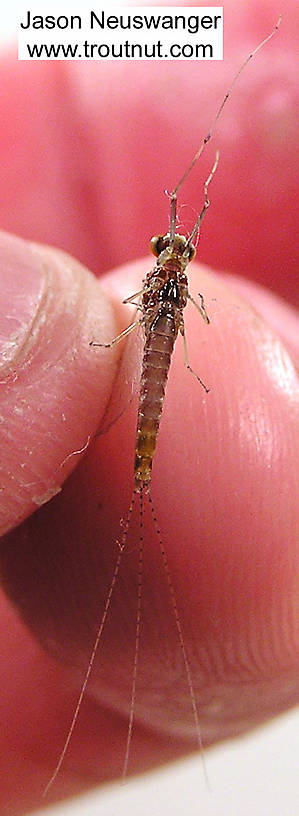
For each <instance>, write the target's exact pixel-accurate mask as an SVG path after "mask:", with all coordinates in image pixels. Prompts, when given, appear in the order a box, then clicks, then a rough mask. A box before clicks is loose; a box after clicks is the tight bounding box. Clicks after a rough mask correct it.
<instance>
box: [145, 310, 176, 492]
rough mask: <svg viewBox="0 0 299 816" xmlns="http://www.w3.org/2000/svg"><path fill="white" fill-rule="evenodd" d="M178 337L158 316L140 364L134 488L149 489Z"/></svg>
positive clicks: (167, 318) (167, 317)
mask: <svg viewBox="0 0 299 816" xmlns="http://www.w3.org/2000/svg"><path fill="white" fill-rule="evenodd" d="M176 336H177V329H176V326H175V321H174V319H173V317H172V316H170V315H165V314H164V315H161V316H160V317H158V318H157V319H156V320H155V323H154V326H153V327H152V328H151V329H150V330H149V332H148V335H147V338H146V341H145V346H144V355H143V363H142V374H141V385H140V398H139V408H138V423H137V437H136V449H135V488H137V489H139V490H140V489H141V488H142V487H145V486H147V485H149V483H150V479H151V471H152V463H153V456H154V452H155V447H156V441H157V436H158V431H159V424H160V417H161V413H162V407H163V400H164V394H165V387H166V381H167V377H168V371H169V366H170V360H171V354H172V351H173V346H174V343H175V340H176Z"/></svg>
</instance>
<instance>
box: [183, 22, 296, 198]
mask: <svg viewBox="0 0 299 816" xmlns="http://www.w3.org/2000/svg"><path fill="white" fill-rule="evenodd" d="M281 20H282V16H281V15H280V17H279V18H278V20H277V23H276V25H275V26H274V28H273V30H272V31H271V34H268V36H267V37H265V39H264V40H263V41H262V42H260V43H259V45H257V46H256V48H255V49H254V50H253V51H252V52H251V54H249V56H248V57H246V59H245V60H244V62H243V63H242V65H241V66H240V68H239V70H238V71H237V73H236V74H235V76H234V77H233V80H232V82H231V85H230V87H229V88H228V90H227V92H226V94H225V96H224V98H223V99H222V102H221V104H220V105H219V108H218V110H217V111H216V114H215V116H214V119H213V121H212V124H211V126H210V130H209V132H208V133H207V135H206V136H204V138H203V140H202V142H201V144H200V145H199V148H198V150H197V151H196V153H195V155H194V156H193V159H192V161H191V162H190V164H189V166H188V167H187V169H186V170H185V172H184V174H183V175H182V177H181V178H180V180H179V181H178V183H177V185H176V187H175V188H174V190H173V191H172V193H171V199H172V198H173V197H174V196H176V194H177V193H178V191H179V190H180V188H181V187H182V186H183V184H184V183H185V181H186V179H187V178H188V176H189V175H190V173H191V170H192V169H193V167H194V165H195V164H196V162H197V161H198V159H199V158H200V156H201V154H202V153H203V151H204V149H205V146H206V144H207V143H208V142H209V141H210V139H211V137H212V136H213V133H214V130H215V127H216V125H217V122H218V119H219V118H220V116H221V114H222V111H223V108H224V105H225V104H226V102H227V100H228V99H229V97H230V96H231V93H232V90H233V88H234V86H235V84H236V82H237V80H238V79H239V76H240V74H241V73H242V71H243V70H244V68H246V65H248V63H249V62H250V60H252V58H253V57H255V55H256V54H257V53H258V52H259V51H260V50H261V48H263V47H264V45H266V43H267V42H269V40H272V37H274V35H275V33H276V31H278V29H279V26H280V23H281Z"/></svg>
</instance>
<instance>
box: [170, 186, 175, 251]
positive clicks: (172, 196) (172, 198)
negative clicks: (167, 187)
mask: <svg viewBox="0 0 299 816" xmlns="http://www.w3.org/2000/svg"><path fill="white" fill-rule="evenodd" d="M176 213H177V195H176V193H175V192H174V193H170V224H169V237H170V244H172V243H173V241H174V236H175V232H176Z"/></svg>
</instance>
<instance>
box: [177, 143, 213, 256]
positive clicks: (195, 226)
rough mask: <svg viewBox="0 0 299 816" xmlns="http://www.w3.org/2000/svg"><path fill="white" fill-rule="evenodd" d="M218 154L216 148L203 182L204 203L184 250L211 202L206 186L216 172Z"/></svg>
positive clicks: (191, 239) (190, 242)
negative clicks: (213, 159) (208, 173)
mask: <svg viewBox="0 0 299 816" xmlns="http://www.w3.org/2000/svg"><path fill="white" fill-rule="evenodd" d="M219 156H220V153H219V150H217V152H216V156H215V161H214V164H213V167H212V170H211V172H210V175H209V176H208V178H207V180H206V181H205V183H204V196H205V200H204V205H203V208H202V210H201V212H200V213H199V215H198V217H197V219H196V221H195V224H194V227H193V230H192V232H191V235H189V238H188V241H187V244H186V249H185V252H186V250H188V247H189V246H190V244H192V241H193V238H194V236H195V235H196V233H197V231H198V230H199V227H200V224H201V222H202V219H203V217H204V215H205V213H206V211H207V209H208V207H209V206H210V203H211V202H210V199H209V196H208V186H209V184H210V182H211V181H212V178H213V176H214V175H215V173H216V170H217V167H218V162H219Z"/></svg>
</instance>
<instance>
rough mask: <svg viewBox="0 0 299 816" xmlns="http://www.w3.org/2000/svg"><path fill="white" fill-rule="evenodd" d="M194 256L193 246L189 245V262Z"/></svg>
mask: <svg viewBox="0 0 299 816" xmlns="http://www.w3.org/2000/svg"><path fill="white" fill-rule="evenodd" d="M195 255H196V249H195V246H193V244H190V248H189V261H192V260H193V258H194V257H195Z"/></svg>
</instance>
